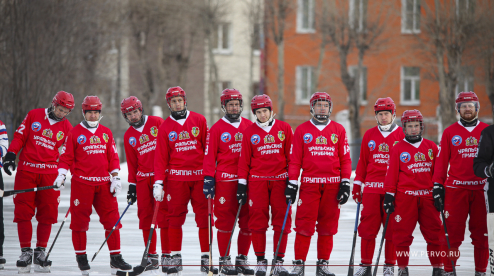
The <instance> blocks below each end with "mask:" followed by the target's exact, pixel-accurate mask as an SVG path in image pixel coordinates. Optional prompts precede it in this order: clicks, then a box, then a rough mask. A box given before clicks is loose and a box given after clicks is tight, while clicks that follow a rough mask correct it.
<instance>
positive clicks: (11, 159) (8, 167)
mask: <svg viewBox="0 0 494 276" xmlns="http://www.w3.org/2000/svg"><path fill="white" fill-rule="evenodd" d="M15 158H16V156H15V153H13V152H7V154H6V155H5V160H4V161H3V170H4V171H5V173H6V174H8V175H12V171H15Z"/></svg>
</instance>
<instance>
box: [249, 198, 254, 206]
mask: <svg viewBox="0 0 494 276" xmlns="http://www.w3.org/2000/svg"><path fill="white" fill-rule="evenodd" d="M252 204H254V202H252V199H249V206H250V207H252Z"/></svg>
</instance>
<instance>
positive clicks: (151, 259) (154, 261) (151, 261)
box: [144, 254, 160, 271]
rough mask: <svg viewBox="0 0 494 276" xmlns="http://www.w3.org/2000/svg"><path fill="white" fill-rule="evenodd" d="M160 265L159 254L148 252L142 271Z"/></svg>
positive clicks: (156, 267)
mask: <svg viewBox="0 0 494 276" xmlns="http://www.w3.org/2000/svg"><path fill="white" fill-rule="evenodd" d="M159 266H160V261H159V255H158V254H148V262H147V264H146V267H145V268H144V271H151V270H157V269H158V268H159Z"/></svg>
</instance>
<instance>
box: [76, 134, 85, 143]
mask: <svg viewBox="0 0 494 276" xmlns="http://www.w3.org/2000/svg"><path fill="white" fill-rule="evenodd" d="M77 143H79V145H82V144H84V143H86V136H84V135H82V134H81V135H79V137H77Z"/></svg>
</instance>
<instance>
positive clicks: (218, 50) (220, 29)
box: [213, 22, 233, 54]
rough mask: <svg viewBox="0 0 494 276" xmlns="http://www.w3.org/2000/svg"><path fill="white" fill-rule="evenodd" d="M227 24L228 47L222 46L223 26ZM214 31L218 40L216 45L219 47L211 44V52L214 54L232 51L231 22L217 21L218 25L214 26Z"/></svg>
mask: <svg viewBox="0 0 494 276" xmlns="http://www.w3.org/2000/svg"><path fill="white" fill-rule="evenodd" d="M225 25H227V26H228V38H227V39H228V41H227V42H228V48H223V26H225ZM216 28H217V29H216V32H215V33H213V35H215V34H216V35H217V36H218V37H217V40H218V45H219V46H220V47H219V48H218V47H216V46H217V45H213V47H214V48H213V53H215V54H231V53H232V52H233V49H232V34H233V32H232V24H231V23H230V22H223V23H219V24H218V26H217V27H216Z"/></svg>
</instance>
